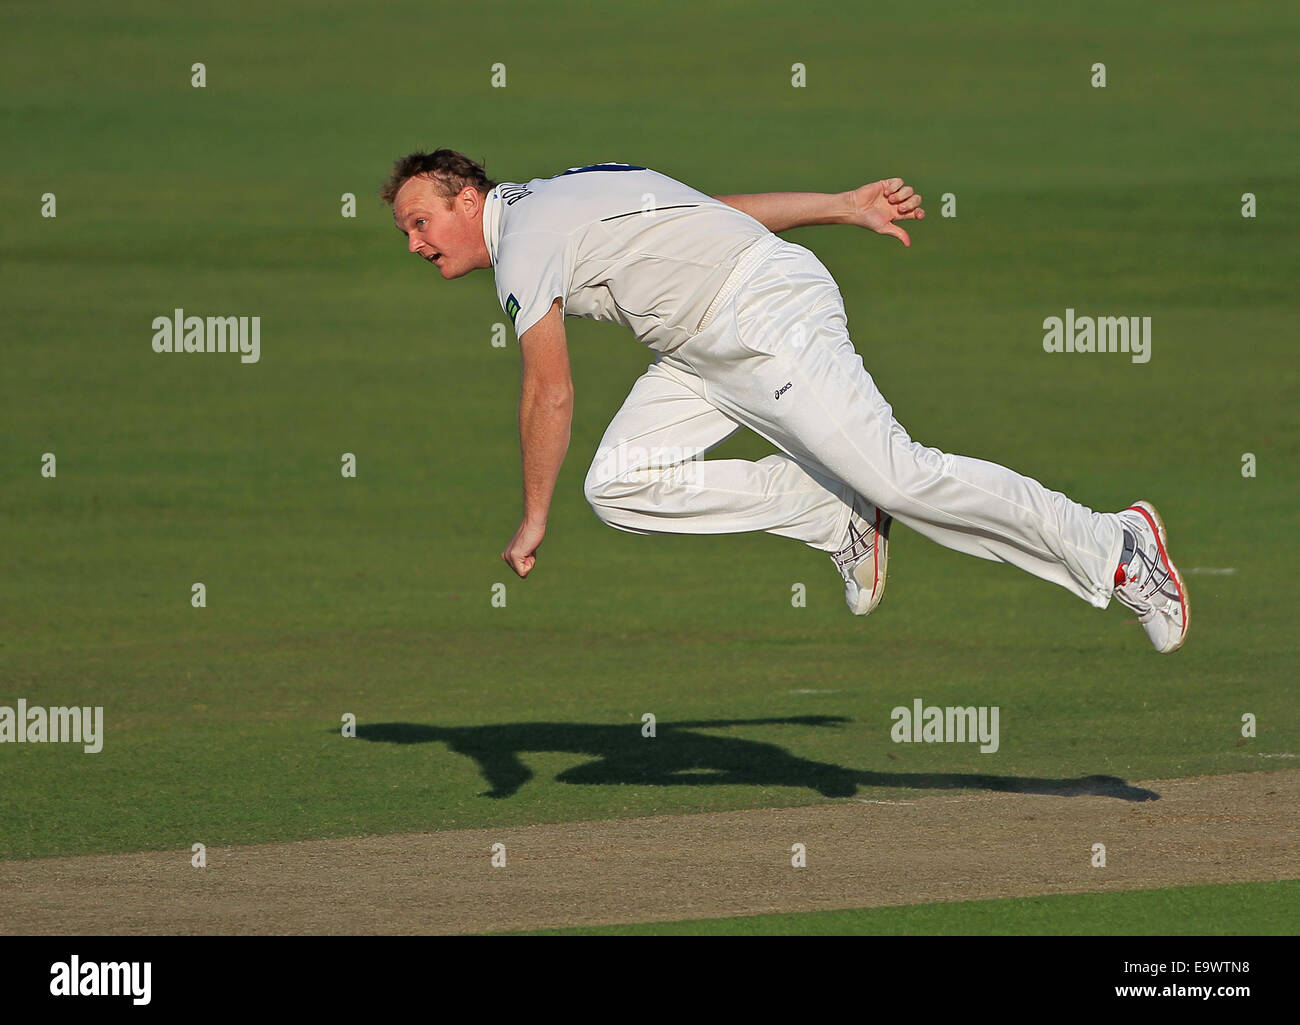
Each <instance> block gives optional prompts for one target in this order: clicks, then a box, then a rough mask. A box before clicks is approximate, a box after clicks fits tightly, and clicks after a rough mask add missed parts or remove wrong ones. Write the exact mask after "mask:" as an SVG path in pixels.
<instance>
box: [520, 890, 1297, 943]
mask: <svg viewBox="0 0 1300 1025" xmlns="http://www.w3.org/2000/svg"><path fill="white" fill-rule="evenodd" d="M1297 906H1300V881H1297V880H1292V881H1289V882H1281V883H1238V884H1235V885H1226V886H1176V887H1169V888H1166V889H1160V890H1135V891H1134V892H1132V893H1087V894H1070V895H1067V896H1053V897H1032V898H1029V897H1021V898H1014V899H1008V900H968V901H957V902H953V903H942V904H915V905H911V906H908V907H899V908H867V909H860V910H849V911H809V912H805V913H803V914H796V915H753V916H750V917H747V918H708V919H696V920H693V921H687V922H659V923H655V924H651V925H631V926H627V925H623V926H601V927H587V928H581V929H553V930H548V931H546V932H543V933H538V934H536V935H566V936H1241V935H1247V936H1293V935H1295V928H1296V918H1295V911H1296V907H1297Z"/></svg>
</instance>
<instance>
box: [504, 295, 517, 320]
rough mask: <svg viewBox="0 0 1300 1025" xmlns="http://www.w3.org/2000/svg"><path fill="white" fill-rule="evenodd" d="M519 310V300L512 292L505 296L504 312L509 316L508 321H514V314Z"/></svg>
mask: <svg viewBox="0 0 1300 1025" xmlns="http://www.w3.org/2000/svg"><path fill="white" fill-rule="evenodd" d="M518 312H519V300H518V299H516V298H515V294H514V293H513V292H511V293H510V295H509V296H508V297H507V298H506V314H507V315H508V316H509V317H510V323H512V324H513V323H514V322H515V315H516V314H517V313H518Z"/></svg>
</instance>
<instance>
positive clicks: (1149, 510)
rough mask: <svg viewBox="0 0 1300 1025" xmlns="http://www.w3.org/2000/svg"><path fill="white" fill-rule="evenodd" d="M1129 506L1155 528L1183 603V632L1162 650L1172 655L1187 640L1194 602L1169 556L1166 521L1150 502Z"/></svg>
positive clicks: (1135, 503)
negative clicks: (1188, 595) (1169, 645)
mask: <svg viewBox="0 0 1300 1025" xmlns="http://www.w3.org/2000/svg"><path fill="white" fill-rule="evenodd" d="M1129 508H1130V509H1132V510H1134V511H1135V512H1139V513H1141V514H1142V515H1143V516H1145V517H1146V518H1147V520H1148V521H1149V522H1150V523H1151V526H1152V527H1153V528H1154V529H1155V532H1156V547H1158V548H1159V549H1160V558H1162V559H1164V560H1165V565H1166V566H1168V567H1169V575H1170V576H1171V577H1173V578H1174V586H1175V587H1177V588H1178V598H1179V600H1180V601H1181V602H1182V605H1183V632H1182V633H1181V634H1180V635H1179V637H1178V643H1177V644H1175V645H1174V646H1173V647H1172V648H1170V649H1169V650H1168V651H1162V652H1161V654H1162V655H1172V654H1173V653H1174V652H1175V651H1177V650H1178V649H1179V648H1181V647H1182V646H1183V642H1184V641H1185V640H1187V631H1188V629H1189V628H1190V627H1191V625H1192V603H1191V601H1190V600H1189V599H1188V597H1187V585H1186V584H1184V583H1183V575H1182V574H1181V573H1179V572H1178V567H1177V566H1175V565H1174V560H1173V559H1171V558H1169V535H1168V534H1167V533H1166V531H1165V521H1164V520H1163V519H1161V518H1160V513H1158V512H1156V507H1155V506H1154V505H1152V504H1151V503H1150V502H1134V503H1133V504H1132V505H1130V506H1129Z"/></svg>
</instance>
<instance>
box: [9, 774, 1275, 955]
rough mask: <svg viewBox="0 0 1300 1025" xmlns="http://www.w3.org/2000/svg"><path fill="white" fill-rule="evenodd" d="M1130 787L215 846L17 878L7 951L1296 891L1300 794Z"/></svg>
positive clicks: (46, 863) (15, 868) (66, 861)
mask: <svg viewBox="0 0 1300 1025" xmlns="http://www.w3.org/2000/svg"><path fill="white" fill-rule="evenodd" d="M1139 785H1141V786H1144V787H1147V788H1149V789H1151V790H1152V791H1154V792H1156V793H1157V794H1159V795H1160V799H1159V800H1155V801H1146V802H1140V803H1131V802H1124V801H1119V800H1116V799H1114V798H1108V797H1047V796H1028V795H1022V794H1005V793H954V794H945V795H924V794H913V793H912V792H910V791H904V792H900V793H899V794H898V795H897V800H889V801H868V800H864V799H856V798H850V799H845V800H841V801H836V802H833V803H828V804H816V805H811V806H807V807H800V808H776V809H763V810H756V811H735V812H724V813H715V814H704V815H674V816H662V817H655V818H643V819H632V820H621V821H620V820H616V821H603V822H569V823H560V824H555V825H533V826H524V827H513V828H496V829H469V830H453V831H443V832H432V833H412V834H404V835H395V836H371V837H363V838H357V839H343V840H319V841H311V842H305V843H290V844H266V845H259V846H249V847H232V848H225V849H221V848H211V849H209V850H208V851H207V867H206V868H203V869H197V868H194V867H192V866H191V864H190V858H191V854H190V852H189V851H188V850H174V851H149V852H144V853H138V854H120V855H102V856H94V857H78V858H48V859H40V860H33V861H10V862H3V863H0V888H2V889H3V890H4V892H5V893H6V895H7V896H6V899H5V912H4V917H3V919H0V933H25V934H65V935H66V934H255V933H258V934H310V933H328V934H375V933H400V934H411V933H475V932H488V931H497V930H516V929H538V928H547V927H551V926H561V925H565V926H572V925H609V924H618V923H633V922H654V921H672V920H679V919H686V918H709V917H718V916H731V915H746V914H761V913H770V912H791V911H814V910H831V909H837V908H852V907H879V906H886V905H902V904H914V903H922V902H930V901H957V900H977V899H984V898H996V897H1016V896H1033V895H1045V894H1058V893H1090V892H1108V891H1119V890H1134V889H1145V888H1152V887H1164V886H1189V885H1198V884H1210V883H1225V882H1257V881H1267V880H1281V879H1288V878H1295V877H1300V848H1298V847H1297V844H1296V838H1297V834H1296V826H1297V819H1298V817H1300V816H1298V814H1297V809H1298V808H1300V774H1297V773H1295V772H1286V771H1283V772H1256V773H1239V774H1233V775H1221V776H1202V777H1195V778H1189V779H1173V780H1159V781H1147V782H1145V783H1141V784H1139ZM497 843H500V844H504V845H505V852H506V864H505V866H504V867H499V868H494V867H493V866H492V863H491V859H492V846H493V845H494V844H497ZM1097 843H1100V844H1104V845H1105V848H1106V865H1105V867H1104V868H1102V867H1092V861H1093V850H1092V845H1093V844H1097ZM794 844H803V845H804V846H805V848H806V856H807V867H805V868H802V869H796V868H794V867H792V865H791V859H792V856H793V855H792V853H791V850H792V846H793V845H794Z"/></svg>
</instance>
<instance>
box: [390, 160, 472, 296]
mask: <svg viewBox="0 0 1300 1025" xmlns="http://www.w3.org/2000/svg"><path fill="white" fill-rule="evenodd" d="M393 221H394V222H395V223H396V224H397V228H398V230H399V231H400V232H401V233H402V234H403V235H405V236H406V241H407V248H408V249H409V250H410V251H411V252H412V253H415V254H417V255H419V256H421V257H423V258H424V259H426V260H428V261H429V262H430V263H432V264H434V265H435V266H437V268H438V270H440V271H441V272H442V276H443V277H444V278H459V277H462V276H464V275H466V274H468V273H469V272H470V271H472V270H479V269H481V268H487V267H491V266H492V261H491V258H490V257H489V256H488V251H487V245H486V244H485V243H484V241H483V197H482V196H480V195H479V193H478V190H477V189H473V188H465V189H462V190H461V192H460V194H459V195H457V196H456V197H454V198H453V199H452V200H451V207H450V209H448V206H447V197H446V196H444V195H443V194H442V193H441V192H439V191H438V187H437V185H436V184H435V183H434V182H433V181H431V180H430V179H428V178H423V177H417V178H408V179H407V180H406V181H405V182H404V183H403V184H402V187H401V188H400V189H398V190H397V196H396V197H395V199H394V201H393Z"/></svg>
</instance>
